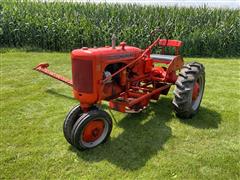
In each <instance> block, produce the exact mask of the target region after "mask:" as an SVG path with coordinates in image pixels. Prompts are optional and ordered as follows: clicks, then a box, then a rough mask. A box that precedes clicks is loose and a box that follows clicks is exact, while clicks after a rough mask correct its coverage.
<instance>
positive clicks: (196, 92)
mask: <svg viewBox="0 0 240 180" xmlns="http://www.w3.org/2000/svg"><path fill="white" fill-rule="evenodd" d="M199 92H200V86H199V83H198V82H195V84H194V87H193V93H192V100H193V101H195V100H196V99H197V97H198V95H199Z"/></svg>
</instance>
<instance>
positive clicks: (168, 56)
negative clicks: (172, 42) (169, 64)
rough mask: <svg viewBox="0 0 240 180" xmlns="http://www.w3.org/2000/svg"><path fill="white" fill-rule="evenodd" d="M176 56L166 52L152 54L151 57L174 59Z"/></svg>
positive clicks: (164, 59)
mask: <svg viewBox="0 0 240 180" xmlns="http://www.w3.org/2000/svg"><path fill="white" fill-rule="evenodd" d="M175 57H176V56H174V55H165V54H151V55H150V58H151V59H153V60H163V61H172V60H173V59H174V58H175Z"/></svg>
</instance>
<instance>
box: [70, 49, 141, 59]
mask: <svg viewBox="0 0 240 180" xmlns="http://www.w3.org/2000/svg"><path fill="white" fill-rule="evenodd" d="M141 53H142V50H141V49H139V48H136V47H133V46H117V47H116V48H114V49H113V48H112V47H110V46H105V47H100V48H87V47H83V48H81V49H75V50H73V51H72V53H71V57H72V59H82V60H113V61H114V60H118V61H119V60H128V59H129V60H130V59H136V58H137V57H138V56H139V55H140V54H141Z"/></svg>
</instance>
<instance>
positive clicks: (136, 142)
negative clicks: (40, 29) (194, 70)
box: [0, 51, 240, 179]
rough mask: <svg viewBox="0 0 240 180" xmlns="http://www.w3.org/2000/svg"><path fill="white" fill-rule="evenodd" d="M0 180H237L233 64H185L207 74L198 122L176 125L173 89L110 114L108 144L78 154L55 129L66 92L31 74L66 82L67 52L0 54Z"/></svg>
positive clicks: (239, 78) (238, 77) (238, 105)
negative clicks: (143, 106) (144, 104)
mask: <svg viewBox="0 0 240 180" xmlns="http://www.w3.org/2000/svg"><path fill="white" fill-rule="evenodd" d="M0 60H1V69H0V70H1V92H0V94H1V119H0V128H1V131H0V134H1V137H0V179H39V178H41V179H45V178H50V179H53V178H54V179H58V178H61V179H66V178H72V179H74V178H79V179H80V178H81V179H110V178H111V179H126V178H127V179H133V178H138V179H171V178H175V179H239V178H240V171H239V169H240V115H239V111H240V59H227V58H226V59H214V58H186V61H194V60H195V61H198V62H201V63H203V64H204V65H205V68H206V88H205V94H204V99H203V101H202V106H201V108H200V111H199V113H198V114H197V116H195V117H194V118H192V119H191V120H189V121H186V122H182V121H180V120H179V119H178V118H176V117H175V115H174V113H173V111H172V105H171V101H172V91H171V93H170V94H169V95H168V96H166V97H165V96H162V97H161V100H160V101H159V102H158V103H151V106H150V107H149V108H148V109H147V110H146V111H145V112H142V113H140V114H137V115H126V114H121V113H118V112H114V115H115V118H116V119H117V121H118V124H115V123H114V127H113V131H112V134H111V139H110V141H108V142H107V143H106V144H103V145H101V146H99V147H97V148H95V149H93V150H89V151H84V152H78V151H76V150H75V149H74V148H72V147H71V146H70V145H69V144H68V143H67V142H66V140H65V139H64V137H63V132H62V124H63V119H64V118H65V115H66V114H67V113H68V111H69V110H70V108H71V107H72V106H74V105H75V104H77V103H78V102H77V101H76V100H74V99H73V98H72V94H71V88H69V87H68V86H66V85H64V84H63V83H61V82H57V81H55V80H53V79H51V78H49V77H47V76H44V75H42V74H40V73H38V72H35V71H33V70H32V68H33V67H34V66H35V65H37V64H38V63H40V62H49V63H50V68H49V69H52V70H55V71H56V72H59V73H61V74H63V75H65V76H68V77H70V76H71V66H70V56H69V54H68V53H37V52H19V51H13V52H6V53H2V54H1V58H0Z"/></svg>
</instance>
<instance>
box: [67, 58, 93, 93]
mask: <svg viewBox="0 0 240 180" xmlns="http://www.w3.org/2000/svg"><path fill="white" fill-rule="evenodd" d="M72 78H73V88H74V89H75V90H77V91H79V92H83V93H92V92H93V69H92V61H83V60H79V59H73V60H72Z"/></svg>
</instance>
